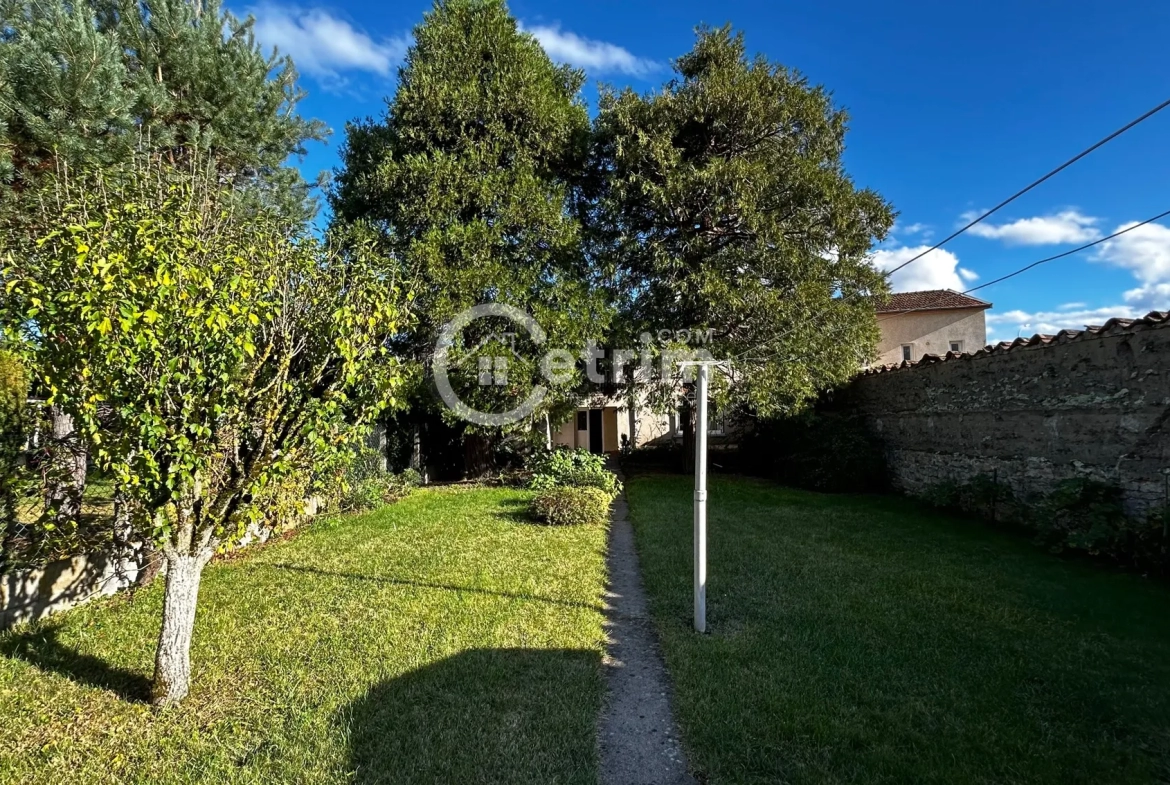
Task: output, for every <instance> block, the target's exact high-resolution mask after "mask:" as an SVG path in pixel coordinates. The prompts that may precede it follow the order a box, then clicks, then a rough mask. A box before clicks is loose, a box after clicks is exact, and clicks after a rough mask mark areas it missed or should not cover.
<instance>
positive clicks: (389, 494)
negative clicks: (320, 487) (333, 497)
mask: <svg viewBox="0 0 1170 785" xmlns="http://www.w3.org/2000/svg"><path fill="white" fill-rule="evenodd" d="M421 479H422V478H421V477H420V476H419V473H418V472H416V471H415V470H414V469H407V470H406V471H404V472H402V473H401V474H388V473H382V474H378V475H375V476H373V477H367V478H366V479H364V480H361V481H360V482H358V483H356V484H355V485H351V486H349V490H348V491H347V492H346V493H345V494H344V495H342V497H341V503H340V509H341V510H342V511H343V512H361V511H364V510H373V509H375V508H377V507H381V506H382V505H384V504H393V503H394V502H396V501H398V500H399V499H402V498H404V497H406V496H408V495H409V494H410V492H411V491H412V490H414V489H415V488H417V487H418V485H419V483H420V482H421Z"/></svg>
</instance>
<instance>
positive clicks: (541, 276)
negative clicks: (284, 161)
mask: <svg viewBox="0 0 1170 785" xmlns="http://www.w3.org/2000/svg"><path fill="white" fill-rule="evenodd" d="M414 36H415V40H414V45H413V46H412V47H411V49H410V51H409V54H408V55H407V59H406V63H405V66H404V67H403V68H402V69H401V72H400V76H399V84H398V90H397V92H396V94H395V96H394V98H393V99H392V100H391V101H390V102H389V106H388V111H387V113H386V115H385V117H384V118H382V119H381V120H377V121H374V120H367V121H365V122H359V123H354V124H351V125H350V126H349V127H348V128H347V141H346V145H345V148H344V150H343V153H342V158H343V167H342V169H341V170H340V171H339V172H338V173H337V176H336V180H335V183H336V187H335V189H334V191H333V193H332V195H331V202H332V205H333V210H334V214H335V216H336V218H337V220H339V221H341V222H346V223H354V222H361V223H365V224H367V225H368V226H370V227H372V228H373V230H374V231H375V232H377V234H378V237H379V241H380V242H381V244H382V247H383V248H384V250H385V253H386V257H387V263H388V264H390V265H393V266H395V267H398V268H401V269H402V270H403V271H404V277H407V278H411V279H413V280H415V282H416V283H415V285H414V291H415V293H416V296H417V300H416V303H415V306H416V307H415V313H416V316H417V321H416V324H415V326H414V327H413V328H412V329H410V330H409V331H407V332H406V333H404V334H403V335H402V336H401V338H402V340H401V342H400V346H399V348H400V350H401V352H402V354H404V355H405V356H408V357H411V358H413V360H414V361H415V362H416V363H417V367H418V368H419V373H418V374H417V378H418V379H419V385H418V387H417V389H416V395H415V398H414V408H415V409H416V411H421V410H422V409H424V408H425V402H426V401H427V400H428V397H429V395H428V391H429V390H430V389H431V387H432V377H431V373H430V368H429V365H428V363H429V361H430V359H431V357H432V355H433V351H434V347H435V343H436V339H437V337H438V334H439V330H440V328H441V326H442V325H443V324H444V323H446V322H447V321H449V320H450V319H451V318H452V317H453V316H455V315H456V314H458V313H459V312H461V311H463V310H464V309H467V308H469V307H471V306H474V305H479V304H484V303H503V304H507V305H512V306H515V307H517V308H520V309H522V310H523V311H525V312H527V313H530V314H532V315H533V316H534V317H535V318H536V320H537V321H538V322H539V323H540V325H541V326H542V327H543V328H544V330H545V331H547V333H548V336H549V340H548V342H547V343H546V344H545V346H544V347H542V348H547V347H548V346H563V347H571V348H573V349H574V350H579V349H580V347H581V346H583V345H584V344H585V341H586V340H587V339H588V338H590V337H600V336H601V335H602V333H603V330H604V327H605V310H604V308H603V307H602V305H601V303H600V302H599V301H598V299H597V292H596V291H595V289H594V288H593V287H592V286H591V285H590V283H591V281H590V275H589V270H588V269H587V267H586V265H585V263H584V261H583V257H582V255H581V246H580V239H581V238H580V226H579V224H578V222H577V221H576V220H574V218H573V217H572V216H571V215H570V213H569V211H568V209H567V201H568V197H569V193H570V186H571V183H572V182H573V181H574V179H575V178H576V177H577V176H578V174H579V173H580V171H581V170H582V167H583V165H584V160H585V155H586V152H587V147H588V135H589V119H588V115H587V113H586V110H585V108H584V106H583V104H582V103H581V101H580V99H579V97H578V91H579V89H580V87H581V84H582V80H583V75H582V74H581V73H580V72H579V71H576V70H573V69H570V68H568V67H565V66H557V65H554V64H553V63H552V62H551V61H550V60H549V58H548V56H547V55H546V54H545V52H544V50H543V49H541V47H540V44H539V43H537V41H536V40H535V39H534V38H533V37H532V36H531V35H529V34H526V33H523V32H521V31H520V30H519V29H518V27H517V23H516V20H515V19H514V18H513V17H512V16H511V14H510V13H509V12H508V9H507V7H506V5H505V4H504V2H502V0H439V1H438V2H437V3H436V4H435V6H434V9H433V10H432V11H431V12H430V13H428V14H427V16H426V19H425V21H424V23H423V24H422V25H420V26H419V27H418V28H417V29H416V30H415V32H414ZM499 328H503V329H511V330H515V329H516V328H515V326H514V325H507V324H503V323H493V322H492V321H491V320H486V321H481V322H479V323H477V324H476V325H475V326H474V329H473V328H469V330H468V338H467V340H468V342H469V343H474V339H475V337H477V336H482V335H488V334H491V333H492V332H493V331H495V330H497V329H499ZM518 340H519V341H520V342H521V343H525V342H526V336H522V335H521V336H518ZM520 348H523V347H520ZM529 348H534V347H529ZM521 354H525V355H526V356H528V353H527V352H523V351H522V352H521ZM472 371H474V368H473V369H472ZM508 375H509V384H508V385H507V386H503V387H491V388H483V387H479V386H477V384H476V375H475V373H474V372H472V373H469V374H464V375H462V376H457V377H456V378H453V382H454V383H455V384H456V385H457V386H458V387H459V390H458V391H459V393H460V395H461V397H462V398H463V399H464V400H466V401H468V402H469V403H473V405H475V406H476V407H477V408H479V409H480V410H491V411H502V410H506V409H509V408H511V407H512V406H513V405H514V404H515V403H516V402H517V401H518V399H519V398H521V397H523V396H524V395H525V394H526V391H527V390H528V389H530V388H531V386H532V385H533V384H536V383H538V382H544V380H543V379H540V377H539V376H538V369H537V368H536V366H535V363H528V364H524V363H523V362H522V361H520V360H519V359H518V358H514V359H513V363H512V365H511V367H510V368H509V369H508ZM544 383H545V384H546V385H547V382H544ZM571 386H572V382H566V383H565V384H564V385H562V386H561V388H560V390H561V392H565V391H567V390H568V389H569V388H570V387H571ZM554 392H555V391H554ZM554 399H555V396H554ZM550 400H552V399H550ZM537 414H538V415H539V412H538V413H537ZM521 425H525V424H523V423H522V424H521ZM473 432H474V429H473ZM498 433H499V432H498V431H496V432H495V434H496V435H498ZM478 434H479V436H480V437H483V436H489V437H490V436H492V435H493V432H492V431H491V430H490V429H489V430H488V431H482V430H481V431H479V432H478ZM466 441H467V443H468V444H474V443H481V442H482V438H480V439H476V438H471V439H467V440H466ZM479 457H482V456H479ZM479 462H480V461H479V460H478V457H477V459H476V460H472V461H471V462H470V464H469V466H468V468H469V469H470V470H475V469H476V468H479V467H478V466H477V464H479Z"/></svg>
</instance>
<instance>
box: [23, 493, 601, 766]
mask: <svg viewBox="0 0 1170 785" xmlns="http://www.w3.org/2000/svg"><path fill="white" fill-rule="evenodd" d="M528 498H529V495H528V494H527V493H525V492H521V491H513V490H507V489H491V490H483V489H481V490H461V491H454V490H448V491H439V490H429V491H422V492H419V493H417V494H415V495H413V496H411V497H410V498H408V499H406V500H405V501H403V502H401V503H399V504H397V505H395V506H392V507H388V508H385V509H383V510H381V511H379V512H376V513H372V514H369V515H365V516H360V517H352V518H343V519H339V520H338V521H337V522H334V523H326V524H325V525H318V524H315V525H314V526H313V527H311V528H310V529H309V530H307V531H305V532H304V533H302V534H301V535H300V536H298V537H296V538H295V539H293V540H290V541H287V542H282V543H277V544H274V545H270V546H268V547H265V548H262V549H259V550H257V551H255V552H251V553H248V554H246V555H243V556H242V557H240V558H238V559H233V560H230V561H226V562H223V563H215V564H212V565H211V566H209V567H208V569H207V572H206V574H205V577H204V582H203V588H202V592H201V595H200V608H199V616H198V619H197V622H196V631H195V641H194V646H193V650H192V656H193V663H194V671H195V672H194V683H193V690H192V694H191V696H190V697H189V698H188V699H187V701H186V703H185V704H184V705H183V706H182V707H180V708H179V709H177V710H168V711H164V712H156V711H154V710H152V709H151V708H150V707H149V706H147V705H146V704H145V703H143V702H142V700H143V698H144V697H145V693H146V686H147V679H148V678H149V676H150V673H151V669H152V663H153V659H152V658H153V652H154V644H155V640H156V637H157V635H158V627H159V618H160V616H159V615H160V609H161V605H162V583H161V581H160V582H156V583H155V584H154V585H152V586H150V587H149V588H147V589H144V590H141V591H139V592H138V593H137V594H136V596H133V597H132V598H130V597H125V596H123V597H115V598H111V599H109V600H103V601H100V602H96V603H93V604H90V605H87V606H84V607H81V608H77V609H75V610H73V611H71V612H69V613H67V614H64V615H62V616H60V617H57V618H53V619H49V620H46V621H44V622H41V623H37V624H33V625H29V626H24V627H20V628H17V629H15V630H12V631H10V632H8V633H0V781H2V782H6V783H7V782H95V783H97V782H111V781H117V782H140V783H180V782H216V783H245V782H246V783H258V782H264V783H269V782H274V783H283V782H289V783H292V782H296V783H315V782H328V783H336V782H357V783H381V782H387V783H392V782H404V783H405V782H410V783H430V782H434V783H452V782H459V783H477V782H540V783H570V782H580V783H586V782H588V783H593V782H595V781H596V768H597V762H596V759H595V756H596V753H595V729H594V728H595V722H596V717H597V712H598V710H599V707H600V702H601V697H602V690H603V684H602V676H601V665H600V657H601V650H602V649H601V642H602V612H601V609H600V594H601V590H602V587H603V582H604V563H603V562H604V553H603V549H604V530H603V529H602V528H598V527H578V528H553V527H542V526H537V525H533V524H532V523H530V522H527V521H526V520H525V516H524V512H523V511H524V509H525V507H526V502H527V500H528Z"/></svg>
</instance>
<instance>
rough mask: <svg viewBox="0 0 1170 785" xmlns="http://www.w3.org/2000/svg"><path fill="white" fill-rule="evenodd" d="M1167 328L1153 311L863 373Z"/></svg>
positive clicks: (1165, 314) (1167, 318) (1167, 316)
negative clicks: (1141, 315)
mask: <svg viewBox="0 0 1170 785" xmlns="http://www.w3.org/2000/svg"><path fill="white" fill-rule="evenodd" d="M1163 327H1170V311H1150V312H1149V313H1148V314H1146V315H1145V316H1143V317H1141V318H1140V319H1120V318H1118V319H1110V320H1109V321H1107V322H1105V324H1102V325H1096V326H1094V325H1089V326H1086V327H1085V329H1083V330H1061V331H1060V332H1058V333H1057V334H1056V335H1043V334H1040V333H1037V334H1036V335H1033V336H1032V337H1031V338H1017V339H1015V340H1014V341H1001V342H1000V343H996V344H989V345H987V346H984V347H983V348H982V349H979V350H978V351H974V352H966V353H963V354H960V353H959V352H948V353H946V354H944V355H942V356H939V355H937V354H927V355H923V357H922V359H920V360H915V361H914V362H900V363H894V364H892V365H878V366H874V367H872V368H867V369H866V370H865V371H863V372H862V373H863V374H864V375H869V374H874V373H887V372H889V371H897V370H901V369H903V368H916V367H918V366H920V365H934V364H935V363H941V362H946V361H947V360H960V359H973V358H976V357H986V356H989V355H992V354H999V353H1001V352H1010V351H1011V350H1013V349H1016V348H1023V347H1027V346H1053V345H1055V344H1061V343H1068V342H1069V341H1081V340H1085V339H1087V338H1102V337H1105V336H1108V335H1114V334H1117V333H1125V332H1136V331H1138V330H1149V329H1157V328H1163Z"/></svg>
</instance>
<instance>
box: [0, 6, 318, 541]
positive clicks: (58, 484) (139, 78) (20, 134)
mask: <svg viewBox="0 0 1170 785" xmlns="http://www.w3.org/2000/svg"><path fill="white" fill-rule="evenodd" d="M296 79H297V74H296V70H295V69H294V67H293V64H292V61H291V60H289V59H288V58H276V57H266V56H265V55H264V54H263V52H262V51H261V50H260V47H259V46H258V45H257V44H256V42H255V40H254V38H253V35H252V22H251V20H250V19H248V20H245V21H240V20H238V19H236V18H235V17H233V16H232V15H231V14H228V13H226V12H223V11H222V10H221V7H220V4H219V2H218V0H150V1H149V2H140V1H139V0H81V2H77V3H75V2H67V0H0V231H10V232H11V231H28V230H29V227H28V226H26V225H27V224H28V223H29V222H30V221H33V220H35V219H36V217H37V216H39V215H40V214H41V211H40V209H39V207H38V205H39V203H40V201H41V200H42V199H43V198H45V193H44V192H45V190H46V189H48V191H49V192H50V198H51V192H52V190H53V188H54V186H53V182H52V181H53V180H54V178H56V177H57V176H59V175H60V174H62V173H67V172H68V173H73V174H74V175H76V174H77V173H83V174H85V173H88V174H92V173H94V172H98V171H102V170H104V169H107V168H110V167H117V166H119V165H121V164H124V163H125V162H127V161H128V160H129V159H130V158H131V157H132V156H135V155H141V154H147V155H150V154H154V155H166V156H168V157H169V158H170V159H171V160H172V161H174V162H176V163H177V162H178V158H179V157H182V156H184V155H186V154H187V153H188V152H194V153H195V154H197V155H198V156H199V157H200V158H201V159H202V160H204V161H207V160H210V161H212V162H213V163H214V166H215V167H216V169H217V171H218V172H219V174H220V176H221V177H222V178H223V179H224V180H225V181H227V182H230V183H232V184H233V185H234V186H235V190H236V193H237V195H239V196H240V197H241V198H242V199H244V200H247V201H252V202H259V203H263V204H266V205H269V206H273V207H275V208H276V209H277V210H278V211H279V212H280V213H281V214H282V215H284V216H286V217H287V219H288V220H289V222H290V224H292V225H294V226H295V225H296V224H297V223H299V222H300V221H302V220H303V219H304V218H306V217H307V216H309V215H310V214H311V213H312V212H313V211H314V209H315V208H314V205H313V204H312V203H311V201H309V200H308V199H307V196H308V187H307V185H306V184H305V182H304V181H303V180H302V178H301V176H300V174H299V172H298V171H297V169H296V168H295V167H293V166H290V165H288V163H289V161H288V159H289V157H290V156H294V155H298V154H301V153H303V152H304V149H303V146H304V144H305V142H307V141H309V140H314V139H318V140H319V139H322V138H323V137H324V133H325V128H324V126H323V125H322V124H321V123H319V122H317V121H310V120H306V119H304V118H302V117H300V116H299V115H298V114H297V113H296V105H297V103H298V102H299V101H300V100H301V98H302V97H303V95H304V93H303V91H301V90H300V89H299V88H298V87H297V84H296ZM34 231H35V229H34ZM50 416H51V428H50V431H49V433H50V437H51V438H50V440H49V447H50V452H51V466H50V469H51V471H50V472H49V474H48V478H49V482H48V488H47V489H46V497H47V501H48V507H49V510H50V511H51V513H52V515H53V517H54V518H56V523H57V524H58V525H59V524H61V523H64V522H66V521H70V520H75V519H76V518H77V516H78V515H79V514H80V511H81V500H82V495H83V492H84V489H85V479H86V467H87V463H88V456H87V451H88V447H89V445H88V444H86V443H85V441H84V439H82V438H81V434H80V433H79V432H78V430H77V428H76V426H75V423H74V422H73V420H72V418H70V417H69V415H68V414H67V413H66V412H64V411H63V410H62V409H61V408H60V407H52V408H51V409H50Z"/></svg>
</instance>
